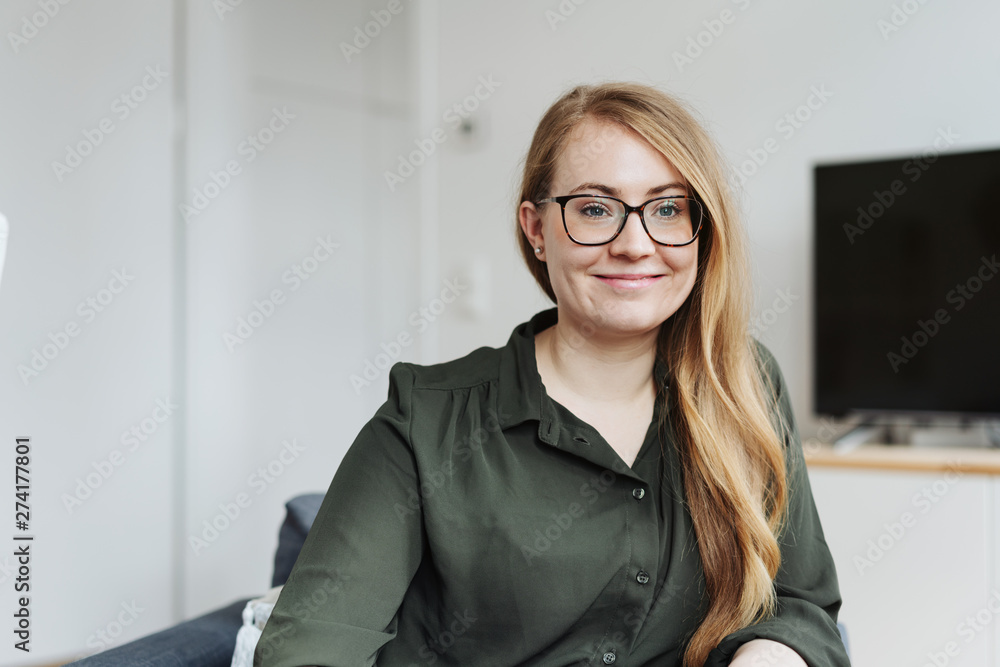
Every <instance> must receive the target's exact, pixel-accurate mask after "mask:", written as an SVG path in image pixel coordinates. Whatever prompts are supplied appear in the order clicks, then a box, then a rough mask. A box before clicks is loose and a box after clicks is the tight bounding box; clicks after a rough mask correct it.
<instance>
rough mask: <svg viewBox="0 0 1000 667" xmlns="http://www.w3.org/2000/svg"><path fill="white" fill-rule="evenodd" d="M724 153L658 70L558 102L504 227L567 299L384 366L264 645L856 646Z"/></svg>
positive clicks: (478, 657)
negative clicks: (442, 359) (484, 337)
mask: <svg viewBox="0 0 1000 667" xmlns="http://www.w3.org/2000/svg"><path fill="white" fill-rule="evenodd" d="M721 164H722V163H721V160H720V159H719V158H718V156H717V153H716V151H715V149H714V147H713V145H712V143H711V141H710V140H709V139H708V137H707V136H706V135H705V133H704V132H703V131H702V130H701V129H700V128H699V126H698V125H697V123H696V122H695V121H694V120H693V119H692V117H691V116H690V114H689V113H688V112H686V111H685V110H684V109H683V108H682V107H681V106H680V105H679V104H678V103H677V102H675V101H674V100H672V99H671V98H669V97H667V96H666V95H664V94H662V93H660V92H658V91H656V90H654V89H651V88H648V87H645V86H640V85H635V84H606V85H600V86H581V87H578V88H575V89H574V90H572V91H570V92H569V93H567V94H566V95H564V96H563V97H562V98H561V99H560V100H558V101H557V102H556V103H555V104H554V105H553V106H552V107H551V108H550V109H549V110H548V112H547V113H546V114H545V116H544V117H543V118H542V121H541V123H540V124H539V127H538V129H537V130H536V132H535V136H534V139H533V141H532V144H531V147H530V149H529V151H528V156H527V159H526V163H525V168H524V177H523V181H522V187H521V196H520V202H519V206H518V225H519V226H518V236H519V238H520V244H521V250H522V255H523V256H524V259H525V262H526V263H527V265H528V268H529V270H530V271H531V272H532V275H534V277H535V279H536V281H537V282H538V284H539V285H540V286H541V288H542V289H543V290H544V291H545V293H546V294H547V295H548V296H549V297H550V298H551V299H552V300H553V301H554V302H555V303H556V307H555V308H553V309H550V310H547V311H544V312H541V313H538V314H536V315H535V316H534V317H533V318H532V319H531V320H530V321H529V322H526V323H523V324H521V325H520V326H518V327H517V328H516V329H515V330H514V332H513V333H512V335H511V337H510V340H509V342H508V343H507V345H506V346H505V347H503V348H485V347H484V348H480V349H478V350H475V351H474V352H472V353H470V354H469V355H468V356H466V357H464V358H462V359H458V360H455V361H452V362H448V363H443V364H437V365H433V366H418V365H415V364H408V363H397V364H396V365H394V366H393V367H392V369H391V372H390V382H389V398H388V400H387V402H386V403H385V404H384V405H383V406H382V407H381V408H380V409H379V411H378V412H377V413H376V415H375V417H374V418H373V419H372V420H371V421H370V422H369V423H368V424H366V426H365V427H364V428H363V429H362V431H361V433H360V434H359V435H358V437H357V439H356V440H355V442H354V444H353V445H352V447H351V448H350V450H349V451H348V453H347V455H346V456H345V457H344V460H343V462H342V464H341V466H340V468H339V469H338V471H337V473H336V475H335V476H334V479H333V482H332V483H331V485H330V489H329V491H328V493H327V495H326V497H325V499H324V501H323V506H322V508H321V509H320V512H319V515H318V516H317V518H316V523H315V524H314V527H313V529H312V531H311V532H310V534H309V537H308V539H307V540H306V543H305V546H304V547H303V550H302V554H301V555H300V556H299V559H298V562H297V563H296V565H295V568H294V570H293V571H292V574H291V576H290V578H289V581H288V583H287V584H286V585H285V588H284V589H283V591H282V594H281V596H280V598H279V600H278V602H277V604H276V606H275V608H274V611H273V613H272V616H271V619H270V620H269V621H268V624H267V626H266V627H265V629H264V633H263V636H262V638H261V641H260V643H259V644H258V647H257V652H256V655H255V665H267V666H271V665H274V666H286V665H311V664H320V665H372V664H375V661H376V659H377V661H378V664H379V665H381V666H383V667H392V666H395V665H418V664H426V665H430V664H435V663H437V664H440V665H475V666H479V665H498V666H499V665H532V666H546V667H549V666H551V667H565V666H567V665H578V664H579V665H588V664H595V665H596V664H604V665H611V664H616V663H617V664H621V665H658V666H659V665H670V666H673V665H677V666H681V665H683V667H695V666H698V667H700V666H701V665H706V666H710V667H718V666H722V665H733V666H734V667H740V666H743V667H756V666H757V665H772V666H789V667H791V666H796V667H798V666H801V665H806V664H808V665H810V666H811V667H818V666H838V667H840V666H843V665H849V661H848V659H847V656H846V653H845V651H844V647H843V644H842V643H841V640H840V637H839V634H838V632H837V629H836V625H835V623H836V617H837V613H838V610H839V608H840V603H841V600H840V594H839V590H838V584H837V578H836V572H835V570H834V566H833V561H832V558H831V556H830V553H829V550H828V548H827V546H826V543H825V541H824V538H823V531H822V528H821V526H820V523H819V518H818V516H817V514H816V510H815V506H814V504H813V499H812V493H811V491H810V488H809V482H808V478H807V476H806V473H805V465H804V461H803V457H802V451H801V447H800V445H799V440H798V433H797V430H796V427H795V422H794V419H793V416H792V412H791V404H790V401H789V398H788V395H787V391H786V389H785V385H784V380H783V378H782V375H781V372H780V370H779V369H778V367H777V364H776V363H775V361H774V358H773V357H772V356H771V355H770V353H769V352H768V351H767V350H766V349H765V348H764V347H763V346H762V345H760V344H759V343H756V342H755V341H754V340H753V339H752V338H751V337H750V336H749V334H748V332H747V323H748V321H749V306H748V304H749V300H750V299H749V281H748V280H747V276H748V268H747V260H746V258H745V256H744V245H745V244H744V241H743V238H742V231H741V229H740V227H739V224H738V223H737V220H736V216H735V213H734V211H733V207H732V203H731V202H730V195H729V194H728V191H727V187H726V179H725V174H724V171H723V169H722V166H721ZM318 592H322V595H319V596H317V593H318ZM320 598H321V599H320Z"/></svg>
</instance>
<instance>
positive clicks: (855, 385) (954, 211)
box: [813, 149, 1000, 419]
mask: <svg viewBox="0 0 1000 667" xmlns="http://www.w3.org/2000/svg"><path fill="white" fill-rule="evenodd" d="M813 177H814V178H813V186H814V205H815V208H814V225H815V227H814V236H813V238H814V246H813V290H814V291H813V327H814V328H813V377H814V381H815V386H814V389H815V391H814V397H815V404H814V407H815V411H816V412H817V413H818V414H821V415H834V416H843V415H847V414H855V413H856V414H863V415H867V416H868V417H872V416H878V415H881V416H888V417H891V416H893V415H896V416H903V415H909V414H912V413H923V414H924V416H933V414H934V413H938V414H941V415H951V416H954V415H956V414H957V415H961V416H963V417H969V418H973V419H975V418H979V417H982V418H995V417H997V416H998V415H1000V264H998V260H1000V149H998V150H981V151H975V152H963V153H957V152H956V153H940V154H936V153H935V152H934V151H926V152H924V153H923V154H921V155H916V156H910V157H898V158H892V159H881V160H871V161H864V162H844V163H838V164H820V165H817V166H815V168H814V173H813ZM928 413H929V414H928Z"/></svg>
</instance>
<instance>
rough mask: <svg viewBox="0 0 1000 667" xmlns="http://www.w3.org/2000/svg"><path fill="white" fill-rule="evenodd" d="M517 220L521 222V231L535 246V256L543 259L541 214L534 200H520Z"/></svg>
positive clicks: (543, 246) (543, 245)
mask: <svg viewBox="0 0 1000 667" xmlns="http://www.w3.org/2000/svg"><path fill="white" fill-rule="evenodd" d="M517 220H518V222H519V223H520V224H521V231H522V232H524V236H525V238H527V239H528V243H530V244H531V247H533V248H535V257H537V258H538V259H540V260H542V261H544V260H545V236H544V235H543V233H542V216H541V214H540V213H539V212H538V208H537V207H536V206H535V204H534V202H530V201H523V202H521V206H520V207H519V208H518V209H517ZM539 249H540V250H539Z"/></svg>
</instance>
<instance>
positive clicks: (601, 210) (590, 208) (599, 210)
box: [580, 203, 608, 218]
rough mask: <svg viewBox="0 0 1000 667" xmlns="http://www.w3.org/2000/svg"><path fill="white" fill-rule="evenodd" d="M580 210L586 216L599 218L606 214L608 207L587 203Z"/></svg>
mask: <svg viewBox="0 0 1000 667" xmlns="http://www.w3.org/2000/svg"><path fill="white" fill-rule="evenodd" d="M580 212H581V213H582V214H583V215H585V216H586V217H588V218H600V217H603V216H605V215H608V209H606V208H605V207H603V206H601V205H600V204H593V203H592V204H587V205H586V206H584V207H583V208H582V209H580Z"/></svg>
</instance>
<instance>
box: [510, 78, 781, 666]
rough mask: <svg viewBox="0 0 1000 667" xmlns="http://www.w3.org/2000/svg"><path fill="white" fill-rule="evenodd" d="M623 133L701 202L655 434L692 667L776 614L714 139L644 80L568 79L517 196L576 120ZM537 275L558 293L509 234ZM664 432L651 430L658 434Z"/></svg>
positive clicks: (730, 223) (774, 433) (751, 365)
mask: <svg viewBox="0 0 1000 667" xmlns="http://www.w3.org/2000/svg"><path fill="white" fill-rule="evenodd" d="M588 118H589V119H595V120H600V121H610V122H613V123H617V124H618V125H620V126H622V127H624V128H627V129H630V130H632V131H633V132H635V133H636V134H638V135H639V136H641V137H642V138H643V139H645V140H646V141H648V142H649V143H650V144H651V145H652V146H653V147H654V148H655V149H656V150H658V151H659V152H660V153H662V154H663V155H664V156H665V157H666V158H667V159H668V160H670V162H671V163H672V164H673V165H674V167H675V168H676V169H677V170H678V171H679V172H680V173H681V175H682V176H684V178H685V179H687V181H688V183H689V185H690V188H691V190H692V193H693V194H691V195H689V196H694V197H696V198H697V199H699V200H700V201H701V202H702V204H703V207H704V209H705V216H706V220H705V222H704V223H703V226H702V231H701V232H700V234H699V243H698V276H697V278H696V280H695V284H694V287H693V288H692V291H691V294H690V295H689V296H688V298H687V299H686V300H685V302H684V304H683V305H682V306H681V307H680V308H679V309H678V310H677V311H676V312H675V313H674V314H673V315H672V316H671V317H670V318H669V319H668V320H667V321H666V322H664V324H663V325H662V326H661V327H660V333H659V337H658V339H657V351H656V355H657V359H658V360H662V361H663V362H665V363H666V366H667V369H668V381H667V385H668V386H667V387H658V388H657V400H658V401H660V402H661V405H662V406H663V407H665V408H666V407H667V406H671V408H670V410H669V411H668V410H667V409H663V410H661V411H660V422H659V427H660V432H661V434H663V433H665V432H666V429H667V428H668V421H669V422H671V423H672V427H673V429H674V437H675V439H676V442H677V449H678V457H679V460H680V462H681V471H682V475H683V478H684V491H685V496H686V500H687V504H688V507H689V511H690V513H691V518H692V521H693V523H694V529H695V534H696V537H697V541H698V550H699V553H700V556H701V562H702V568H703V570H704V573H705V583H706V588H707V591H706V592H707V594H708V609H707V611H706V614H705V616H704V618H703V619H702V620H701V623H700V624H699V626H698V628H697V630H696V631H695V632H694V634H693V635H692V636H691V637H690V638H689V641H688V645H687V648H686V650H685V653H684V666H685V667H700V666H701V665H703V664H704V662H705V659H706V658H707V656H708V654H709V652H711V650H712V649H713V648H715V647H716V646H717V645H718V643H719V642H720V641H721V640H722V639H723V638H724V637H725V636H726V635H728V634H730V633H732V632H734V631H736V630H738V629H740V628H743V627H746V626H747V625H751V624H753V623H756V622H758V621H760V620H762V619H764V618H766V617H768V616H770V615H772V614H773V613H774V611H775V606H776V600H775V592H774V577H775V575H776V574H777V572H778V567H779V565H780V563H781V553H780V549H779V546H778V540H777V536H778V535H779V534H780V531H781V529H782V527H783V525H784V521H785V518H786V509H787V505H788V498H787V495H788V488H787V483H786V478H785V471H786V467H785V466H786V461H785V455H784V444H783V443H784V436H783V433H784V432H786V430H787V428H788V425H787V424H785V423H784V422H783V420H782V419H781V418H780V414H781V412H780V411H779V410H778V409H777V405H776V396H775V395H774V388H773V387H771V386H770V382H769V380H768V375H767V373H765V372H763V366H762V360H761V358H760V355H759V354H758V351H757V348H756V343H755V342H754V340H753V338H751V336H750V334H749V330H748V323H749V320H750V303H751V291H750V290H751V287H750V280H749V275H750V272H749V260H748V257H747V254H746V245H747V244H746V239H745V233H744V231H743V228H742V225H741V224H740V221H739V219H738V217H737V214H736V210H735V206H734V203H733V201H732V193H731V192H730V190H729V187H728V182H727V179H726V174H725V172H724V169H723V164H724V162H723V160H722V159H721V156H720V155H719V152H718V150H717V149H716V147H715V144H714V143H713V141H712V140H711V139H710V138H709V136H708V135H707V134H706V133H705V131H704V130H703V129H702V128H701V126H700V125H699V124H698V123H697V122H696V121H695V120H694V118H693V116H692V114H691V113H690V112H689V111H688V110H687V109H686V108H685V107H684V106H683V105H682V104H681V103H680V102H678V101H677V100H675V99H673V98H671V97H670V96H668V95H666V94H664V93H663V92H661V91H659V90H656V89H655V88H651V87H648V86H644V85H640V84H634V83H606V84H601V85H594V86H578V87H576V88H574V89H572V90H571V91H569V92H568V93H566V94H565V95H563V96H562V97H561V98H560V99H559V100H557V101H556V102H555V103H554V104H553V105H552V106H551V107H550V108H549V110H548V111H547V112H546V113H545V115H544V116H543V117H542V120H541V122H540V123H539V125H538V128H537V129H536V130H535V135H534V138H533V139H532V142H531V147H530V148H529V150H528V154H527V156H526V158H525V165H524V174H523V177H522V181H521V192H520V197H519V199H518V204H520V203H521V202H524V201H530V202H537V201H539V200H540V199H544V198H546V197H549V196H553V195H556V194H559V193H550V192H548V188H549V184H550V183H551V182H552V177H553V174H554V170H555V167H556V162H557V159H558V158H559V156H560V155H561V153H562V151H563V149H564V147H565V138H566V137H567V136H568V135H569V134H570V132H571V131H572V130H573V128H574V127H576V126H577V125H578V124H579V123H580V122H581V121H583V120H585V119H588ZM516 233H517V234H518V237H519V240H520V247H521V255H522V257H523V258H524V261H525V263H526V264H527V266H528V270H529V271H530V272H531V274H532V276H534V278H535V280H536V282H537V283H538V285H539V286H540V287H541V288H542V290H543V291H544V292H545V293H546V294H547V295H548V297H549V298H550V299H552V301H553V302H557V300H556V295H555V293H554V292H553V290H552V283H551V282H550V280H549V276H548V268H547V265H546V264H545V262H543V261H541V260H539V259H538V258H537V257H535V253H534V249H533V248H532V247H531V244H530V242H529V241H528V239H527V237H526V236H524V234H523V233H521V230H520V226H518V228H517V232H516ZM662 441H663V440H662V439H661V442H662Z"/></svg>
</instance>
